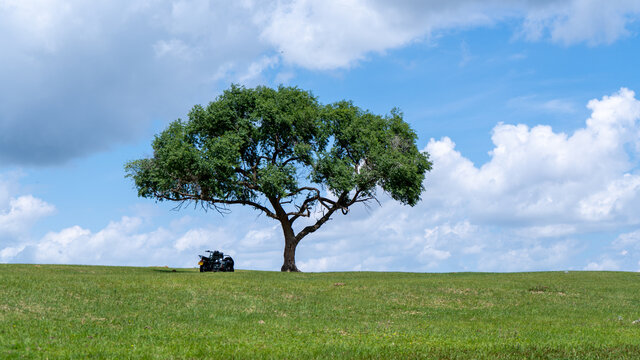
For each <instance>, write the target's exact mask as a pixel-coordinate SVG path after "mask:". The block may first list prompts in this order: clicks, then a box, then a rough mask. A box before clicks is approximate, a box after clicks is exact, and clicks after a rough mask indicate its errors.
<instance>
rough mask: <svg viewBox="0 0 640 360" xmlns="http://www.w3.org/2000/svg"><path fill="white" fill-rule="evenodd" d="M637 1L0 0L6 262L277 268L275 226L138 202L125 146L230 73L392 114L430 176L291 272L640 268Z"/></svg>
mask: <svg viewBox="0 0 640 360" xmlns="http://www.w3.org/2000/svg"><path fill="white" fill-rule="evenodd" d="M639 20H640V3H638V2H637V1H622V0H620V1H608V2H600V1H590V0H574V1H554V0H549V1H544V2H542V1H499V0H495V1H467V0H458V1H447V2H438V1H433V2H432V1H425V2H422V1H396V2H386V1H365V0H350V1H323V2H311V1H303V0H290V1H280V2H258V1H249V0H247V1H240V2H234V3H231V2H223V1H209V0H194V1H159V0H144V1H143V0H133V1H113V0H111V1H93V2H89V3H87V2H83V1H79V0H77V1H76V0H67V1H62V0H39V1H29V2H26V1H13V0H0V49H1V50H0V53H1V54H2V56H0V83H1V84H2V86H1V87H0V262H9V263H15V262H27V263H73V264H105V265H139V266H150V265H159V266H163V265H168V266H183V267H189V266H194V264H195V261H196V260H197V254H199V253H202V252H203V250H205V249H219V250H222V251H224V252H226V253H230V254H231V255H233V256H234V258H235V260H236V264H237V267H239V268H244V269H262V270H277V269H279V267H280V265H281V263H282V247H283V239H282V235H281V232H280V230H279V227H278V224H276V223H274V222H273V221H272V220H270V219H268V218H266V217H265V216H260V214H258V213H256V212H253V211H251V210H250V209H243V208H233V209H232V210H233V212H232V213H231V214H229V215H226V216H224V217H223V216H221V215H219V214H217V213H215V212H209V213H205V212H203V211H201V210H194V209H192V208H187V209H182V210H180V211H175V210H173V206H172V205H171V204H166V203H162V204H159V203H155V202H153V201H151V200H145V199H139V198H137V196H136V191H135V190H134V189H133V186H132V184H131V183H130V182H129V181H128V180H127V179H125V178H124V170H123V164H124V163H125V162H126V161H129V160H132V159H136V158H140V157H144V156H147V155H149V154H150V152H151V148H150V143H151V140H152V139H153V135H154V134H155V133H157V132H159V131H161V130H162V129H163V128H164V127H165V126H166V125H167V124H168V123H169V122H170V121H172V120H175V119H177V118H180V117H182V118H184V117H185V116H186V113H187V112H188V111H189V109H190V108H191V107H192V106H193V105H195V104H202V103H207V102H209V101H211V100H213V99H215V97H216V96H217V94H220V92H221V91H222V90H224V89H226V88H227V87H228V86H229V84H231V83H240V84H243V85H246V86H256V85H268V86H277V85H278V84H285V85H295V86H299V87H301V88H303V89H307V90H311V91H312V92H313V93H314V94H315V95H316V96H317V97H318V98H319V99H320V101H321V102H323V103H329V102H333V101H336V100H340V99H351V100H353V101H354V102H355V103H356V104H357V105H358V106H360V107H363V108H367V109H370V110H371V111H373V112H376V113H381V114H384V113H387V112H388V111H389V110H390V109H392V108H393V107H399V108H400V109H401V110H402V111H403V112H404V116H405V120H406V121H407V122H408V123H409V124H411V126H412V127H413V128H414V129H415V130H416V132H417V134H418V136H419V141H418V146H419V147H420V149H424V150H425V151H428V152H429V153H430V154H431V156H432V160H433V161H434V169H433V171H432V172H431V173H429V174H427V178H426V181H425V187H426V189H427V190H426V192H425V193H424V194H423V200H422V201H421V203H420V204H419V205H417V206H416V207H413V208H410V207H404V206H401V205H399V204H397V203H394V202H393V201H391V200H390V199H388V198H387V197H385V196H384V195H382V194H381V197H380V199H381V206H378V205H377V204H375V205H372V206H370V207H360V208H357V209H354V210H353V211H352V212H351V213H350V214H349V215H348V216H341V215H340V216H335V217H334V218H333V219H332V221H331V222H329V223H327V224H325V225H324V227H323V228H322V229H321V230H320V231H318V232H316V233H314V234H313V235H311V236H309V237H307V238H305V240H303V242H301V243H300V245H299V247H298V251H297V263H298V267H299V268H300V269H301V270H303V271H341V270H345V271H350V270H385V271H387V270H394V271H429V272H430V271H537V270H565V269H570V270H585V269H590V270H626V271H639V270H640V167H639V165H640V156H639V155H640V101H639V100H638V99H639V98H640V95H638V92H639V91H640V72H639V71H638V68H637V59H638V58H639V57H640V35H639V32H640V21H639Z"/></svg>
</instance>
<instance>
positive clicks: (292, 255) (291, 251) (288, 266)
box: [280, 230, 300, 272]
mask: <svg viewBox="0 0 640 360" xmlns="http://www.w3.org/2000/svg"><path fill="white" fill-rule="evenodd" d="M287 232H288V231H285V236H284V263H283V264H282V268H280V271H286V272H299V271H300V270H298V268H297V267H296V246H298V242H297V241H296V238H295V236H293V230H291V237H289V236H287Z"/></svg>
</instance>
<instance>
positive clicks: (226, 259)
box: [198, 250, 233, 272]
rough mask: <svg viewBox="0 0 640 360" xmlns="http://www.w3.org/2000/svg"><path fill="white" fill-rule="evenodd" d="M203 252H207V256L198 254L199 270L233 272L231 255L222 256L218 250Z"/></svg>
mask: <svg viewBox="0 0 640 360" xmlns="http://www.w3.org/2000/svg"><path fill="white" fill-rule="evenodd" d="M205 252H208V253H209V256H204V255H198V256H200V262H198V265H200V272H205V271H229V272H233V259H232V258H231V256H229V255H227V256H224V254H223V253H221V252H220V251H218V250H216V251H211V250H207V251H205Z"/></svg>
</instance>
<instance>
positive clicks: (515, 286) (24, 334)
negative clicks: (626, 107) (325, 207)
mask: <svg viewBox="0 0 640 360" xmlns="http://www.w3.org/2000/svg"><path fill="white" fill-rule="evenodd" d="M636 319H640V275H639V274H637V273H621V272H571V273H568V274H566V273H563V272H546V273H515V274H486V273H455V274H413V273H317V274H314V273H309V274H305V273H302V274H286V273H279V272H258V271H237V272H235V273H204V274H201V273H198V272H196V271H195V270H191V269H177V271H176V272H172V271H171V269H163V268H125V267H95V266H49V265H42V266H39V265H0V358H2V359H14V358H16V359H19V358H29V359H31V358H35V359H38V358H43V359H44V358H71V359H74V358H75V359H86V358H113V359H116V358H117V359H127V358H144V359H171V358H176V359H189V358H193V359H201V358H226V359H229V358H240V359H244V358H246V359H254V358H277V359H298V358H403V359H411V358H427V359H428V358H434V359H435V358H437V359H467V358H469V359H472V358H480V359H484V358H486V359H508V358H514V359H522V358H543V359H547V358H562V359H625V358H626V359H637V358H640V324H633V323H632V321H633V320H636Z"/></svg>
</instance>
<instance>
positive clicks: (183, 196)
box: [154, 191, 278, 219]
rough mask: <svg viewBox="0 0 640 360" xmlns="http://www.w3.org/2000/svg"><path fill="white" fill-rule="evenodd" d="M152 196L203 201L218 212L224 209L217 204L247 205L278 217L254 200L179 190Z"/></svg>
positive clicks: (175, 199) (186, 200)
mask: <svg viewBox="0 0 640 360" xmlns="http://www.w3.org/2000/svg"><path fill="white" fill-rule="evenodd" d="M154 196H155V197H157V198H159V199H164V200H171V201H181V202H182V203H185V202H189V201H194V202H196V203H198V202H200V203H205V204H207V206H210V207H212V208H214V209H215V210H216V211H218V212H220V211H224V210H221V209H224V207H220V206H218V205H249V206H251V207H253V208H254V209H256V210H260V211H262V212H264V213H265V214H266V215H267V216H268V217H270V218H273V219H278V217H277V216H276V215H275V214H274V213H273V212H272V211H271V210H269V209H267V208H266V207H265V206H263V205H260V204H258V203H256V202H254V201H251V200H225V199H216V198H209V197H205V196H202V195H194V194H188V193H183V192H180V191H172V192H171V193H170V194H166V193H155V194H154Z"/></svg>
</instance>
